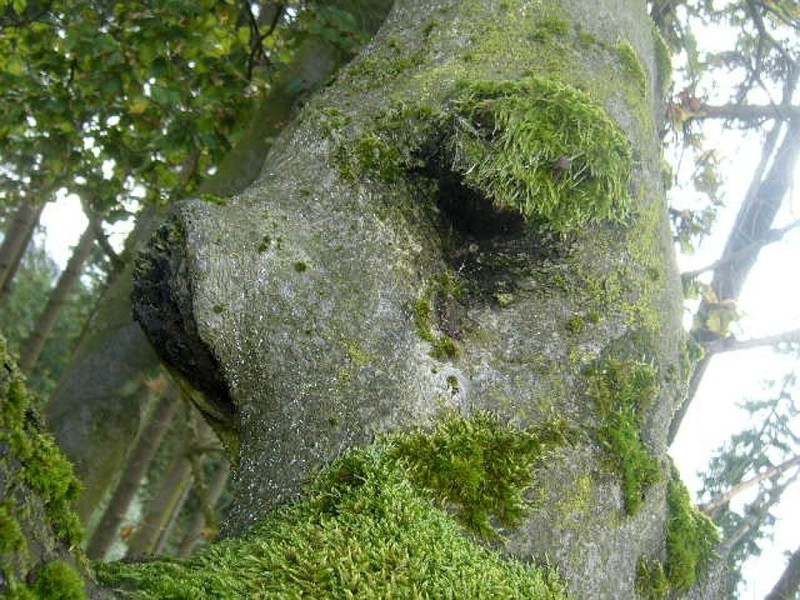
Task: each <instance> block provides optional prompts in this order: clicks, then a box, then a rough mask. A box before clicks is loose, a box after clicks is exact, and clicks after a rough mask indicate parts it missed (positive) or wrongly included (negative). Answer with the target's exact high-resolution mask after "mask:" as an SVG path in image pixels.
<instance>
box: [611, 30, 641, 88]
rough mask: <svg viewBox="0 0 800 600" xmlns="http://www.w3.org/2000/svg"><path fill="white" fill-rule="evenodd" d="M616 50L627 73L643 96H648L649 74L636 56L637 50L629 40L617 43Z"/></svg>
mask: <svg viewBox="0 0 800 600" xmlns="http://www.w3.org/2000/svg"><path fill="white" fill-rule="evenodd" d="M615 50H616V51H617V57H618V58H619V61H620V64H621V65H622V68H623V69H624V70H625V73H626V74H627V75H628V76H629V77H631V78H632V79H633V81H634V82H635V83H636V86H637V88H638V89H639V91H640V92H641V94H642V95H643V96H644V95H646V94H647V89H648V85H647V72H646V71H645V70H644V67H643V66H642V63H641V61H640V60H639V57H638V56H636V50H634V49H633V46H631V44H630V42H628V41H627V40H619V41H617V44H616V46H615Z"/></svg>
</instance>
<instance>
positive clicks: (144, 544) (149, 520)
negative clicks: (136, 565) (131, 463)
mask: <svg viewBox="0 0 800 600" xmlns="http://www.w3.org/2000/svg"><path fill="white" fill-rule="evenodd" d="M187 450H190V449H189V448H186V447H184V448H183V449H182V450H181V451H179V452H178V453H176V454H175V456H174V457H173V458H172V461H171V462H170V464H169V466H168V467H167V471H166V473H165V474H164V477H163V479H162V480H161V483H160V485H159V486H158V491H157V492H156V494H155V495H154V496H153V499H152V500H151V501H150V503H149V504H148V506H147V512H146V514H145V516H144V518H143V519H142V521H141V523H139V525H138V526H137V528H136V532H135V533H134V534H133V536H132V537H131V541H130V543H129V544H128V552H127V554H126V556H127V557H129V558H139V557H142V556H146V555H149V554H152V553H153V552H154V551H155V548H156V544H157V543H158V539H159V536H160V535H161V532H162V531H163V530H164V527H165V526H166V524H167V521H168V520H169V518H170V516H171V515H172V511H173V510H174V508H175V506H176V505H177V504H178V503H179V502H180V500H181V496H183V493H184V491H185V489H186V487H187V486H189V485H190V484H191V474H192V465H191V463H190V462H189V459H188V457H187V456H186V452H187Z"/></svg>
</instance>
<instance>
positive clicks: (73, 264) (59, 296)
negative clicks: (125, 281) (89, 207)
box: [19, 224, 95, 373]
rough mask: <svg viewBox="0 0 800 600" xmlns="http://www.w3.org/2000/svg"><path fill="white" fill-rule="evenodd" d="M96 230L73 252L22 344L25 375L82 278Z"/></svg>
mask: <svg viewBox="0 0 800 600" xmlns="http://www.w3.org/2000/svg"><path fill="white" fill-rule="evenodd" d="M94 242H95V237H94V228H93V226H92V225H91V224H90V225H89V226H87V227H86V230H85V231H84V232H83V234H82V235H81V237H80V240H78V244H77V245H76V246H75V248H73V250H72V256H71V257H70V259H69V261H68V262H67V266H66V268H65V269H64V271H63V272H62V273H61V275H60V277H59V278H58V282H57V283H56V285H55V287H54V288H53V291H52V292H51V293H50V297H49V298H48V299H47V305H46V306H45V307H44V311H42V313H41V315H39V318H38V319H37V320H36V323H35V325H34V327H33V331H31V333H30V335H29V336H28V339H26V340H25V342H24V343H23V345H22V351H21V353H20V358H19V368H20V369H22V371H23V373H30V372H31V371H33V369H34V367H35V366H36V362H37V361H38V360H39V356H40V355H41V353H42V350H43V349H44V345H45V343H46V342H47V338H48V337H49V336H50V332H51V331H52V329H53V326H54V325H55V323H56V319H58V316H59V315H60V314H61V311H62V310H63V309H64V306H65V305H66V303H67V300H68V298H69V294H70V292H71V291H72V290H73V288H74V287H75V285H76V284H77V283H78V280H79V279H80V276H81V272H82V271H83V265H84V263H85V262H86V261H87V260H88V259H89V255H90V254H91V253H92V248H94Z"/></svg>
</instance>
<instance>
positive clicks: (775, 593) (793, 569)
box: [764, 548, 800, 600]
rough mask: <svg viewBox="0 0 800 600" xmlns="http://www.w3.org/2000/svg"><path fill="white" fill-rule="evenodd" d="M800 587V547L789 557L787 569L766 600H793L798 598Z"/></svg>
mask: <svg viewBox="0 0 800 600" xmlns="http://www.w3.org/2000/svg"><path fill="white" fill-rule="evenodd" d="M798 588H800V548H798V549H797V550H795V551H794V552H793V553H792V555H791V556H790V557H789V562H788V563H787V565H786V569H784V571H783V573H782V574H781V577H780V579H778V581H777V582H776V583H775V587H773V588H772V590H771V591H770V593H769V594H767V595H766V596H765V597H764V600H792V598H797V590H798Z"/></svg>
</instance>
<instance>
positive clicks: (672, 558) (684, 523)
mask: <svg viewBox="0 0 800 600" xmlns="http://www.w3.org/2000/svg"><path fill="white" fill-rule="evenodd" d="M667 506H668V509H669V513H668V521H667V566H666V571H667V578H668V580H669V583H670V585H671V586H672V587H673V588H674V589H676V590H678V591H685V590H688V589H689V588H690V587H692V586H693V585H694V584H695V583H696V582H697V580H698V579H699V578H700V577H701V576H702V574H703V573H704V572H705V569H706V568H707V566H708V563H709V561H710V560H711V559H712V558H713V557H714V556H715V553H714V549H715V547H716V545H717V543H718V542H719V532H718V531H717V528H716V526H715V525H714V523H713V522H712V521H711V519H709V518H708V517H707V516H706V515H704V514H703V513H702V512H700V511H699V510H698V509H697V507H695V506H694V505H693V504H692V502H691V499H690V498H689V492H688V491H687V490H686V487H685V486H684V485H683V482H682V481H681V479H680V476H679V475H678V473H677V471H674V470H673V472H672V477H671V479H670V481H669V486H668V487H667Z"/></svg>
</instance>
